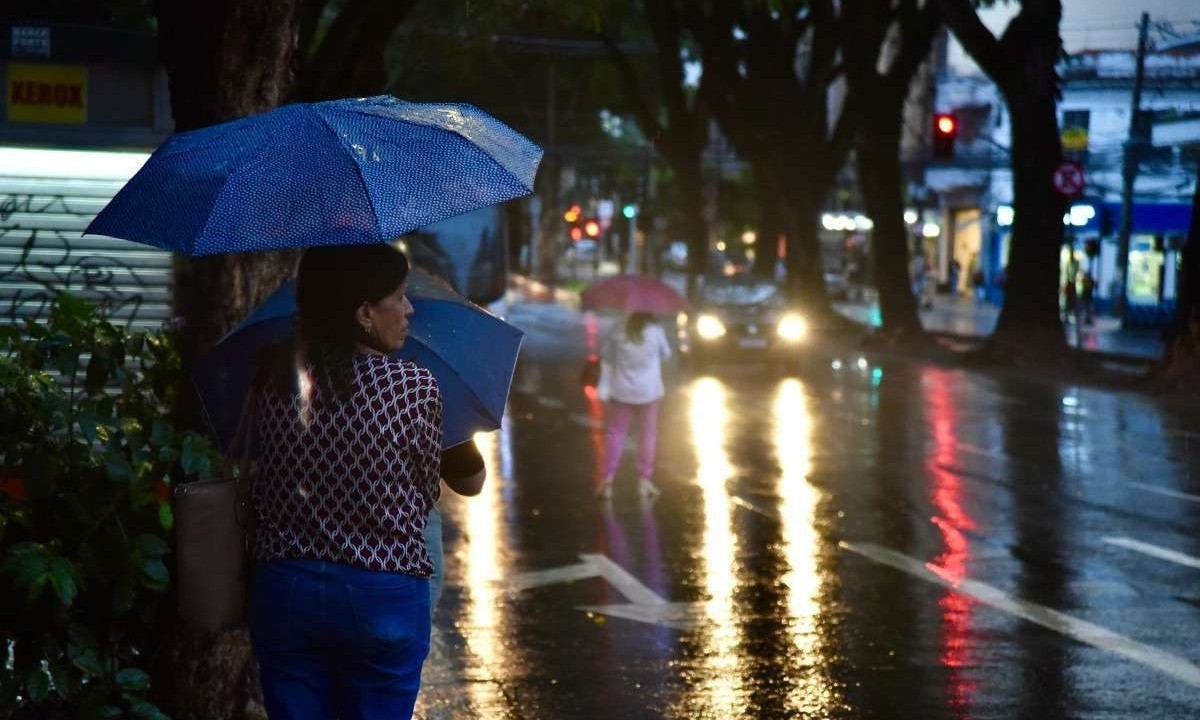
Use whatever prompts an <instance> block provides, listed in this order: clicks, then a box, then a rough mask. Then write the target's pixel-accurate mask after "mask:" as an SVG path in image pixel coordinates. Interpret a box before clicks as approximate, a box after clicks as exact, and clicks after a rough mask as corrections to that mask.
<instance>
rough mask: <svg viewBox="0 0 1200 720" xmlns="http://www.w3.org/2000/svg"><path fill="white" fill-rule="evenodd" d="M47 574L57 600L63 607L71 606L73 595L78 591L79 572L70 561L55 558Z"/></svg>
mask: <svg viewBox="0 0 1200 720" xmlns="http://www.w3.org/2000/svg"><path fill="white" fill-rule="evenodd" d="M48 574H49V576H50V584H51V585H52V586H53V587H54V592H55V593H57V594H58V599H59V600H61V601H62V604H63V605H66V606H67V607H70V606H71V603H72V602H74V601H75V595H76V593H78V591H79V585H80V583H81V581H82V578H81V577H79V571H78V570H76V569H75V566H74V565H73V564H72V563H71V561H70V560H67V559H66V558H62V557H56V558H54V559H52V560H51V561H50V566H49V571H48Z"/></svg>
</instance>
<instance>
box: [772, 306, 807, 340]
mask: <svg viewBox="0 0 1200 720" xmlns="http://www.w3.org/2000/svg"><path fill="white" fill-rule="evenodd" d="M776 332H778V333H779V337H780V338H782V339H783V340H785V341H787V342H792V343H794V342H800V341H801V340H803V339H804V336H805V335H807V334H808V323H807V322H805V321H804V318H802V317H800V316H799V315H797V314H796V313H787V314H786V315H784V316H783V317H781V318H780V319H779V327H778V328H776Z"/></svg>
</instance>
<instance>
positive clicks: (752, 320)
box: [678, 275, 808, 368]
mask: <svg viewBox="0 0 1200 720" xmlns="http://www.w3.org/2000/svg"><path fill="white" fill-rule="evenodd" d="M678 331H679V350H680V353H681V354H682V355H683V356H685V357H687V358H689V359H690V362H691V365H692V366H693V367H695V368H703V367H705V366H707V365H708V364H709V363H711V362H714V361H717V362H719V361H765V362H771V363H788V362H791V361H795V360H799V359H800V356H801V350H802V348H803V346H804V341H805V340H806V338H807V336H808V322H807V321H806V320H805V318H804V316H803V315H802V314H801V313H800V312H798V311H797V310H796V309H794V308H791V307H789V305H788V303H787V302H786V301H785V300H784V296H783V292H782V290H781V289H780V288H779V287H778V286H777V285H776V284H775V283H774V282H771V281H769V280H765V279H761V278H755V277H750V276H745V275H740V276H735V277H730V278H713V279H710V280H708V282H706V283H705V285H704V287H703V289H702V290H701V291H700V296H699V298H698V300H697V302H696V303H695V304H694V306H693V308H692V310H691V312H689V313H686V314H681V315H680V317H679V322H678Z"/></svg>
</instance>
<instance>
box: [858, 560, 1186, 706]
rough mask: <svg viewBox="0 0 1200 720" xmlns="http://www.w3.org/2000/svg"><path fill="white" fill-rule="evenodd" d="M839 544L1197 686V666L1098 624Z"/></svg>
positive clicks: (916, 563) (915, 564) (909, 562)
mask: <svg viewBox="0 0 1200 720" xmlns="http://www.w3.org/2000/svg"><path fill="white" fill-rule="evenodd" d="M839 545H840V546H841V547H843V548H845V549H846V550H849V551H851V552H853V553H856V554H858V555H862V556H863V557H865V558H868V559H870V560H874V561H875V562H877V563H881V564H883V565H887V566H889V567H893V568H895V569H897V570H900V571H901V572H906V573H908V574H909V575H912V576H914V577H918V578H920V579H922V580H925V581H927V582H931V583H934V584H935V585H941V586H942V587H945V588H949V589H951V590H954V591H955V592H959V593H962V594H963V595H967V596H969V597H972V598H975V599H976V600H978V601H979V602H982V603H984V604H986V605H991V606H992V607H994V608H996V609H997V610H1003V611H1004V612H1007V613H1009V614H1012V615H1016V616H1017V617H1019V618H1022V619H1025V620H1028V621H1029V622H1032V623H1036V624H1038V625H1041V626H1043V627H1046V628H1049V629H1051V630H1054V631H1055V632H1059V633H1062V634H1063V635H1066V636H1067V637H1069V638H1072V639H1074V640H1078V641H1079V642H1082V643H1086V644H1088V645H1092V646H1093V647H1097V648H1100V649H1102V650H1107V651H1109V652H1111V653H1115V654H1117V655H1121V656H1122V657H1125V658H1128V659H1130V660H1133V661H1134V662H1138V663H1141V664H1143V665H1145V666H1147V667H1150V668H1153V669H1155V670H1157V671H1159V672H1161V673H1163V674H1165V675H1170V676H1171V677H1173V678H1176V679H1178V680H1182V681H1183V682H1185V683H1187V684H1189V685H1192V686H1193V687H1200V666H1197V665H1195V664H1193V663H1191V662H1189V661H1188V660H1186V659H1184V658H1181V657H1179V656H1177V655H1172V654H1171V653H1168V652H1166V651H1164V650H1159V649H1158V648H1155V647H1151V646H1150V645H1145V644H1143V643H1140V642H1137V641H1136V640H1133V639H1130V638H1128V637H1126V636H1124V635H1120V634H1118V633H1115V632H1113V631H1111V630H1108V629H1106V628H1103V627H1100V626H1099V625H1095V624H1092V623H1090V622H1087V621H1085V620H1080V619H1079V618H1076V617H1072V616H1071V615H1067V614H1065V613H1061V612H1058V611H1057V610H1051V609H1050V608H1048V607H1045V606H1043V605H1038V604H1036V603H1031V602H1027V601H1025V600H1019V599H1017V598H1014V597H1011V596H1009V595H1007V594H1006V593H1004V592H1003V591H1001V590H999V589H997V588H995V587H992V586H991V585H987V584H986V583H982V582H979V581H977V580H969V579H965V578H964V579H961V580H952V579H950V578H947V577H944V576H943V575H940V574H938V573H936V572H934V571H933V570H931V569H930V568H929V567H928V566H926V565H925V563H922V562H921V561H919V560H917V559H915V558H911V557H909V556H907V555H903V554H901V553H898V552H896V551H894V550H889V549H887V548H884V547H880V546H878V545H873V544H871V543H851V542H841V543H839Z"/></svg>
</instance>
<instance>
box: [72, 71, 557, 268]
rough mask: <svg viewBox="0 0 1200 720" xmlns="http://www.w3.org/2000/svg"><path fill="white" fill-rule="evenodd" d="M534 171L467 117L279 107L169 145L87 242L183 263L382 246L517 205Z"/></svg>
mask: <svg viewBox="0 0 1200 720" xmlns="http://www.w3.org/2000/svg"><path fill="white" fill-rule="evenodd" d="M541 158H542V150H541V148H539V147H538V146H537V145H535V144H533V143H532V142H530V141H529V140H528V139H526V138H525V137H523V136H522V135H521V134H519V133H517V132H516V131H514V130H513V129H512V128H509V127H508V126H506V125H505V124H504V123H502V122H500V121H498V120H496V119H495V118H493V117H491V116H490V115H488V114H486V113H484V112H483V111H481V110H479V109H478V108H475V107H473V106H471V105H464V104H432V103H430V104H426V103H410V102H404V101H402V100H397V99H396V98H394V97H391V96H390V95H380V96H377V97H370V98H359V99H346V100H333V101H328V102H319V103H302V104H295V105H285V106H283V107H280V108H277V109H275V110H273V111H271V112H267V113H263V114H261V115H255V116H251V117H247V118H242V119H239V120H234V121H231V122H227V123H223V124H220V125H214V126H212V127H206V128H201V129H199V130H192V131H189V132H183V133H178V134H176V135H173V136H172V137H171V138H170V139H168V140H167V141H166V142H165V143H163V145H162V146H161V147H159V148H158V150H156V151H155V152H154V154H153V155H152V156H151V157H150V159H149V160H147V161H146V164H145V165H143V166H142V168H141V169H140V170H139V171H138V172H137V174H135V175H134V176H133V178H132V179H130V181H129V182H128V183H126V185H125V186H124V187H123V188H122V189H121V191H120V192H119V193H117V195H116V197H114V198H113V199H112V202H110V203H109V204H108V205H107V206H106V207H105V208H104V209H103V210H101V211H100V214H99V215H97V216H96V219H95V220H93V221H92V223H91V225H89V226H88V229H87V232H89V233H94V234H97V235H107V236H110V237H116V238H122V239H125V240H133V241H135V242H140V243H144V244H147V245H153V246H156V247H161V248H166V249H168V250H173V251H175V252H179V253H182V254H185V255H211V254H214V253H226V252H241V251H248V250H277V249H281V248H292V247H313V246H317V245H355V244H366V243H376V242H388V241H391V240H394V239H396V238H398V237H400V236H401V235H403V234H405V233H407V232H411V231H413V230H416V229H418V228H422V227H425V226H427V225H431V224H433V223H435V222H437V221H439V220H443V219H445V218H448V217H453V216H455V215H459V214H462V213H465V212H468V211H471V210H475V209H477V208H481V207H486V206H488V205H495V204H497V203H500V202H504V201H506V200H511V199H513V198H518V197H522V196H524V195H528V194H529V193H531V192H532V191H533V178H534V174H535V172H536V171H537V166H538V163H539V162H540V161H541Z"/></svg>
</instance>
